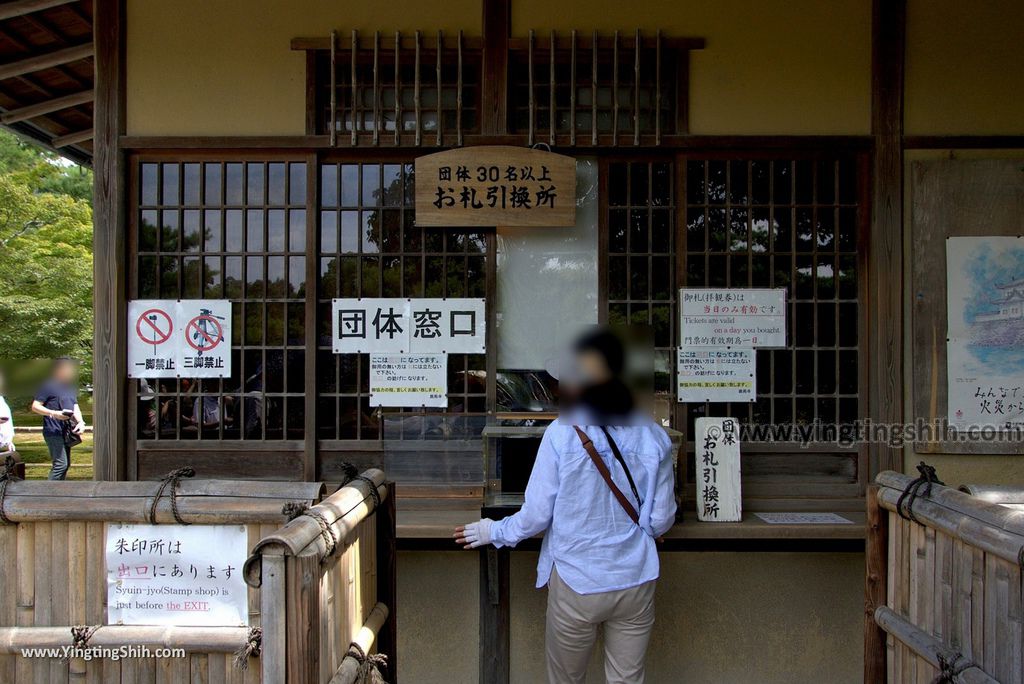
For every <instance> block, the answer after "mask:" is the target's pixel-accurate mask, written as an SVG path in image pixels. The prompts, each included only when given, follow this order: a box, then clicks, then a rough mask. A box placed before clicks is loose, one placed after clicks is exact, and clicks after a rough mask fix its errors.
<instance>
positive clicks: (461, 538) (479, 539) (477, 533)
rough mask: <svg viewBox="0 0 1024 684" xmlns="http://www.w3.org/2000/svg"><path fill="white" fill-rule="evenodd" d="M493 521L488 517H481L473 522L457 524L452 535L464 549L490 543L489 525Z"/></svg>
mask: <svg viewBox="0 0 1024 684" xmlns="http://www.w3.org/2000/svg"><path fill="white" fill-rule="evenodd" d="M493 523H494V521H493V520H491V519H490V518H481V519H480V520H478V521H477V522H475V523H469V524H468V525H459V526H458V527H456V528H455V534H453V535H452V537H454V538H455V543H456V544H461V545H462V548H464V549H466V550H469V549H475V548H478V547H480V546H486V545H487V544H490V543H491V525H492V524H493Z"/></svg>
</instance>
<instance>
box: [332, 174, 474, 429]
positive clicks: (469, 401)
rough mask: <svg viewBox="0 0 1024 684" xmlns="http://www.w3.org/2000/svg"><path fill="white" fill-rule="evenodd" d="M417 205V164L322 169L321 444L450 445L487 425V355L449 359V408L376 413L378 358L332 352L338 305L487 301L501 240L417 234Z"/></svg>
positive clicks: (456, 233)
mask: <svg viewBox="0 0 1024 684" xmlns="http://www.w3.org/2000/svg"><path fill="white" fill-rule="evenodd" d="M413 197H414V193H413V165H412V163H411V162H402V163H390V162H385V163H383V164H381V163H325V164H322V165H321V167H320V255H319V259H320V265H319V269H320V271H319V273H320V276H319V277H320V283H319V285H320V287H319V310H318V321H319V326H320V331H319V335H318V338H319V346H318V354H319V358H318V362H317V369H318V370H317V376H318V378H317V383H318V384H317V394H318V397H319V399H318V409H317V426H318V428H317V429H318V437H319V438H320V439H326V440H332V439H343V440H345V439H364V440H366V439H380V438H401V439H449V438H459V437H470V436H475V435H479V433H480V430H481V429H482V427H483V422H484V416H485V415H486V401H487V378H486V355H485V354H449V355H448V408H447V410H430V409H426V410H422V409H384V410H381V409H377V408H372V407H371V406H370V405H369V355H368V354H334V353H332V351H331V328H330V326H331V315H330V311H331V300H332V299H333V298H336V297H413V298H415V297H485V296H486V294H487V268H488V266H487V263H488V250H489V249H492V247H491V246H490V245H491V243H492V242H493V240H491V239H489V236H488V235H486V234H484V233H482V232H479V231H477V232H467V231H463V230H457V229H451V228H424V227H417V226H416V225H415V210H414V203H413Z"/></svg>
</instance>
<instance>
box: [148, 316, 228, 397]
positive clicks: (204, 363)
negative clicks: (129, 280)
mask: <svg viewBox="0 0 1024 684" xmlns="http://www.w3.org/2000/svg"><path fill="white" fill-rule="evenodd" d="M230 376H231V302H230V301H228V300H226V299H181V300H178V299H136V300H133V301H130V302H128V377H130V378H179V377H180V378H227V377H230Z"/></svg>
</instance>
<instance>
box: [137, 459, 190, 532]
mask: <svg viewBox="0 0 1024 684" xmlns="http://www.w3.org/2000/svg"><path fill="white" fill-rule="evenodd" d="M195 474H196V471H195V468H192V467H191V466H185V467H184V468H178V469H177V470H172V471H171V472H169V473H167V474H166V475H164V476H163V478H162V479H161V480H160V486H159V487H158V488H157V490H156V494H154V495H153V502H152V503H151V504H150V505H149V524H150V525H156V524H157V523H156V507H157V504H159V503H160V497H162V496H163V495H164V492H165V491H166V490H167V488H168V487H170V495H171V513H172V514H173V515H174V520H175V521H176V522H177V523H178V524H179V525H188V524H190V523H187V522H185V521H184V520H182V518H181V514H179V513H178V485H179V484H180V482H181V478H183V477H195Z"/></svg>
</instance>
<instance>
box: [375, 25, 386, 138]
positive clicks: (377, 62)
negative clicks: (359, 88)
mask: <svg viewBox="0 0 1024 684" xmlns="http://www.w3.org/2000/svg"><path fill="white" fill-rule="evenodd" d="M379 67H380V31H374V32H373V144H374V145H379V144H380V124H381V120H382V119H383V118H384V116H383V115H382V114H381V112H380V68H379Z"/></svg>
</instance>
